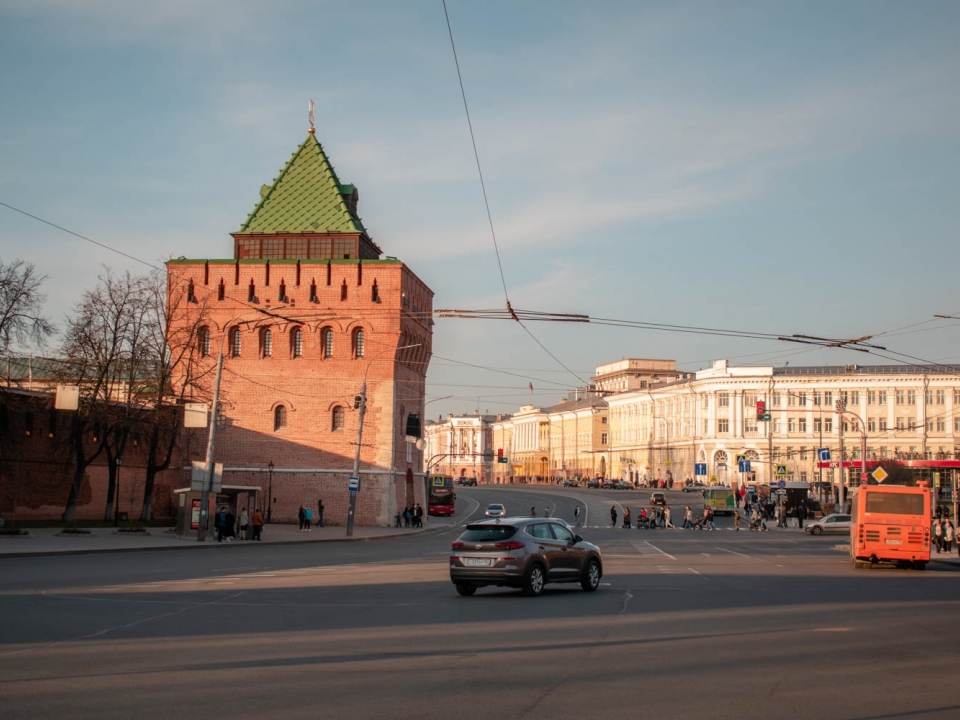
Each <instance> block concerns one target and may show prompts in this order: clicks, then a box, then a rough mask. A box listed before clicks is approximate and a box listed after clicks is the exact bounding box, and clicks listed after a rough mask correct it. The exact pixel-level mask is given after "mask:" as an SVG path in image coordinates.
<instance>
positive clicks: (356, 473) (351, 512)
mask: <svg viewBox="0 0 960 720" xmlns="http://www.w3.org/2000/svg"><path fill="white" fill-rule="evenodd" d="M415 347H420V343H414V344H413V345H403V346H402V347H398V348H387V349H386V350H381V351H380V352H378V353H377V354H376V355H374V356H373V357H372V358H370V361H369V362H368V363H367V367H366V369H365V370H364V371H363V385H362V386H361V388H360V394H359V395H358V396H357V399H356V403H357V409H358V410H359V411H360V415H359V416H358V418H357V451H356V453H355V454H354V456H353V477H355V478H357V479H358V480H359V478H360V443H361V442H362V441H363V416H364V414H365V413H366V410H367V373H368V372H370V366H371V365H373V361H374V360H376V359H377V358H378V357H380V356H381V355H383V354H384V353H388V352H396V351H397V350H408V349H409V348H415ZM390 466H391V467H393V458H391V459H390ZM357 490H359V488H357ZM357 490H351V491H350V506H349V508H348V509H347V537H353V521H354V517H355V515H356V512H357Z"/></svg>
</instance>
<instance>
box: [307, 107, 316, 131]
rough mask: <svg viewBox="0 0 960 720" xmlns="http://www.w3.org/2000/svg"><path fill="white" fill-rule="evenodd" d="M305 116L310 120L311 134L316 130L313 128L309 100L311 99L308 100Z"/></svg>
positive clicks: (311, 109) (311, 108)
mask: <svg viewBox="0 0 960 720" xmlns="http://www.w3.org/2000/svg"><path fill="white" fill-rule="evenodd" d="M307 118H308V119H309V120H310V131H309V132H310V133H311V134H312V133H314V132H316V130H315V128H314V127H313V100H311V101H309V102H308V103H307Z"/></svg>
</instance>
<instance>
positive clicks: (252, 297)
mask: <svg viewBox="0 0 960 720" xmlns="http://www.w3.org/2000/svg"><path fill="white" fill-rule="evenodd" d="M256 301H257V286H256V285H254V284H253V280H251V281H250V286H249V287H248V288H247V302H256Z"/></svg>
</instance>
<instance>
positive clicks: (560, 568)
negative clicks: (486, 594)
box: [450, 517, 603, 595]
mask: <svg viewBox="0 0 960 720" xmlns="http://www.w3.org/2000/svg"><path fill="white" fill-rule="evenodd" d="M602 576H603V561H602V559H601V556H600V548H599V547H597V546H596V545H594V544H592V543H588V542H587V541H586V540H584V539H583V538H582V537H580V536H579V535H576V534H574V532H573V531H572V530H571V529H570V528H569V527H568V526H567V524H566V523H564V522H560V521H559V520H557V519H555V518H518V517H514V518H503V519H498V520H483V521H481V522H477V523H471V524H469V525H467V527H466V528H465V529H464V531H463V533H462V534H461V535H460V537H459V538H458V539H457V540H456V541H455V542H454V543H453V546H452V547H451V551H450V580H451V581H452V582H453V584H454V585H455V586H456V588H457V592H458V593H460V594H461V595H473V594H474V593H475V592H476V591H477V588H481V587H484V586H486V585H498V586H502V587H514V588H520V589H522V590H523V592H524V594H526V595H539V594H540V593H541V592H542V591H543V586H544V585H545V584H546V583H552V582H556V583H573V582H578V583H580V587H582V588H583V589H584V590H587V591H591V592H592V591H594V590H596V589H597V588H598V587H600V578H601V577H602Z"/></svg>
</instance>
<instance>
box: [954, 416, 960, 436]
mask: <svg viewBox="0 0 960 720" xmlns="http://www.w3.org/2000/svg"><path fill="white" fill-rule="evenodd" d="M953 431H954V432H955V433H960V417H957V418H954V419H953Z"/></svg>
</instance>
